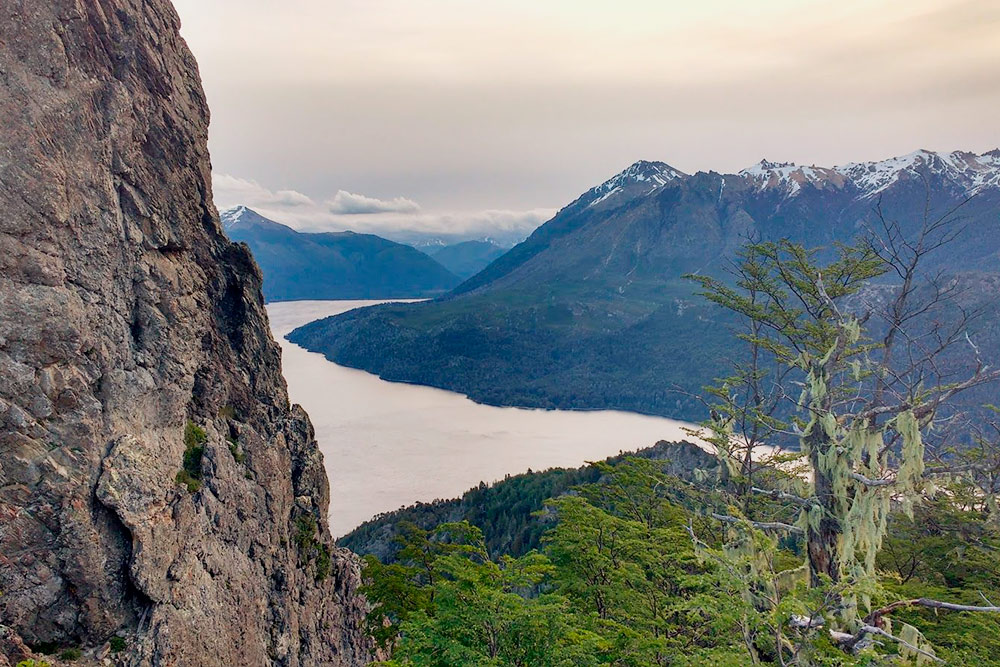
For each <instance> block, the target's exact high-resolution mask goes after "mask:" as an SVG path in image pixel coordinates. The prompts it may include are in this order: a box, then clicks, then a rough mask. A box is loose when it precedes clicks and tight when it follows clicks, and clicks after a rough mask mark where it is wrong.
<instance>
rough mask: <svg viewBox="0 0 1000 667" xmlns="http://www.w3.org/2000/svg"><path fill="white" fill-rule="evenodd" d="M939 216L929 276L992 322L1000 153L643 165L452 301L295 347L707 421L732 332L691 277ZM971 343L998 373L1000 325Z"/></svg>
mask: <svg viewBox="0 0 1000 667" xmlns="http://www.w3.org/2000/svg"><path fill="white" fill-rule="evenodd" d="M938 217H947V218H948V219H949V220H950V228H952V229H954V230H955V231H956V238H955V239H954V240H953V241H952V242H951V243H949V244H948V245H947V246H946V247H945V248H942V249H941V250H939V251H938V252H936V253H934V254H933V255H932V256H930V257H929V258H928V259H927V261H926V262H925V263H924V266H925V268H926V269H927V270H928V271H929V272H936V271H943V272H946V273H949V274H955V277H956V279H958V280H960V281H961V282H962V283H963V284H964V285H966V286H968V289H964V290H962V291H961V296H960V301H961V305H962V306H963V307H965V308H967V309H969V310H970V311H975V310H976V309H979V308H980V307H981V308H983V309H985V310H987V311H991V309H993V310H995V308H996V303H995V302H996V300H995V298H993V296H992V291H991V290H992V288H991V287H989V286H990V285H994V284H995V280H996V275H997V274H998V273H1000V259H998V258H1000V151H992V152H989V153H984V154H982V155H976V154H973V153H962V152H955V153H950V154H938V153H931V152H927V151H918V152H916V153H913V154H911V155H907V156H904V157H900V158H893V159H889V160H884V161H881V162H872V163H860V164H849V165H845V166H842V167H836V168H820V167H801V166H796V165H790V164H777V163H772V162H767V161H762V162H761V163H759V164H757V165H755V166H754V167H751V168H749V169H746V170H744V171H742V172H739V173H737V174H718V173H715V172H708V173H704V172H699V173H697V174H693V175H687V174H683V173H681V172H679V171H678V170H676V169H674V168H672V167H670V166H669V165H666V164H664V163H658V162H637V163H636V164H634V165H632V166H631V167H629V168H628V169H626V170H625V171H623V172H622V173H620V174H618V175H617V176H615V177H614V178H612V179H610V180H608V181H606V182H605V183H603V184H601V185H599V186H597V187H595V188H592V189H591V190H588V191H587V192H586V193H584V194H583V195H582V196H581V197H579V198H578V199H577V200H576V201H574V202H573V203H571V204H570V205H568V206H566V207H565V208H564V209H562V210H561V211H560V212H559V213H558V214H557V215H556V216H555V217H554V218H553V219H552V220H550V221H549V222H548V223H546V224H545V225H543V226H542V227H540V228H539V229H538V230H536V231H535V233H533V234H532V235H531V237H529V238H528V239H527V240H526V241H525V242H523V243H521V244H520V245H518V246H516V247H515V248H513V249H512V250H511V251H509V252H508V253H506V254H505V255H504V256H502V257H501V258H499V259H498V260H497V261H495V262H494V263H492V264H491V265H490V266H489V267H487V268H486V269H485V270H483V271H482V272H480V273H479V274H477V275H475V276H473V277H472V278H470V279H469V280H467V281H466V282H464V283H463V284H462V285H460V286H459V287H458V288H456V289H455V290H454V291H453V292H452V293H451V294H450V295H448V296H446V297H443V298H441V299H438V300H436V301H434V302H429V303H422V304H412V305H387V306H381V307H376V308H369V309H365V310H361V311H356V312H350V313H345V314H343V315H340V316H338V317H335V318H329V319H327V320H323V321H320V322H315V323H311V324H309V325H306V326H304V327H302V328H300V329H298V330H297V331H295V332H293V333H292V335H291V336H290V339H291V340H293V341H294V342H296V343H299V344H301V345H303V346H305V347H307V348H308V349H310V350H314V351H319V352H322V353H324V354H325V355H327V356H328V357H329V358H330V359H332V360H334V361H336V362H337V363H340V364H343V365H347V366H352V367H357V368H362V369H365V370H368V371H371V372H374V373H377V374H379V375H381V376H382V377H384V378H387V379H390V380H399V381H406V382H416V383H421V384H428V385H432V386H437V387H442V388H446V389H452V390H455V391H460V392H463V393H466V394H468V395H469V396H470V397H472V398H473V399H475V400H477V401H482V402H486V403H492V404H500V405H524V406H540V407H560V408H622V409H627V410H634V411H638V412H645V413H652V414H659V415H666V416H671V417H678V418H688V419H692V418H700V417H702V416H703V413H702V409H701V406H700V404H699V403H698V401H697V400H696V399H694V398H693V397H692V396H691V395H692V394H698V393H700V390H701V387H702V386H704V385H705V384H707V383H709V382H710V381H711V380H712V378H713V377H716V376H717V375H719V374H720V373H721V372H722V371H723V369H724V367H725V360H726V359H727V357H728V356H729V355H730V350H731V349H732V332H731V327H732V325H733V322H732V320H731V319H728V318H727V317H726V316H724V315H722V314H721V313H720V312H719V311H718V310H717V309H716V308H714V307H711V306H709V305H708V304H707V303H705V302H704V301H703V300H702V299H701V298H700V297H697V296H696V295H695V290H694V288H693V286H692V284H691V283H690V282H689V281H686V280H684V279H683V278H682V276H683V275H684V274H686V273H701V274H712V275H720V274H724V272H725V270H726V268H727V265H728V260H730V259H731V258H732V257H733V256H734V254H735V253H736V251H737V250H738V249H739V248H740V247H741V246H742V245H743V244H744V243H745V242H746V241H747V240H748V239H755V240H777V239H781V238H790V239H792V240H794V241H797V242H800V243H803V244H805V245H807V246H810V247H826V248H830V247H832V245H833V244H835V243H838V242H850V241H852V240H854V239H856V238H858V237H859V236H862V235H865V234H869V233H872V232H881V231H882V230H883V229H884V224H889V225H893V224H898V231H899V233H900V234H901V235H902V236H903V237H906V238H909V237H911V236H912V235H913V234H915V233H916V232H917V231H918V230H919V229H920V228H921V225H922V224H923V223H924V222H925V220H928V219H930V220H933V219H937V218H938ZM958 272H961V274H959V273H958ZM969 335H970V338H971V339H973V340H975V341H979V343H978V344H979V345H980V348H981V349H983V350H984V351H987V352H990V353H997V354H995V355H994V356H1000V334H998V332H997V324H996V320H995V319H993V318H991V317H981V318H979V319H978V320H977V321H974V322H973V323H971V324H970V327H969Z"/></svg>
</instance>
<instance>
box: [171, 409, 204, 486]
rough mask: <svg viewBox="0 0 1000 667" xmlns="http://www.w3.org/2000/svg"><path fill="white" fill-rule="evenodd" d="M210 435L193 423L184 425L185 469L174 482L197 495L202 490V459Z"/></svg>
mask: <svg viewBox="0 0 1000 667" xmlns="http://www.w3.org/2000/svg"><path fill="white" fill-rule="evenodd" d="M206 442H208V435H207V434H206V433H205V430H204V429H203V428H201V427H200V426H198V425H197V424H195V423H194V422H192V421H188V422H187V424H185V425H184V463H183V465H184V467H183V468H182V469H181V470H180V471H179V472H178V473H177V475H176V476H175V477H174V482H176V483H177V484H180V485H181V486H185V487H187V490H188V492H190V493H195V492H197V491H198V490H199V489H200V488H201V476H202V473H201V459H202V457H203V456H204V454H205V443H206Z"/></svg>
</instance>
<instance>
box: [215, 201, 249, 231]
mask: <svg viewBox="0 0 1000 667" xmlns="http://www.w3.org/2000/svg"><path fill="white" fill-rule="evenodd" d="M248 212H249V213H252V212H253V211H251V210H250V209H248V208H247V207H246V206H235V207H233V208H230V209H226V210H225V211H222V212H221V213H219V220H220V221H221V222H222V228H223V229H229V228H231V227H232V226H233V225H235V224H237V223H238V222H239V221H240V220H241V219H242V218H243V216H245V215H247V213H248Z"/></svg>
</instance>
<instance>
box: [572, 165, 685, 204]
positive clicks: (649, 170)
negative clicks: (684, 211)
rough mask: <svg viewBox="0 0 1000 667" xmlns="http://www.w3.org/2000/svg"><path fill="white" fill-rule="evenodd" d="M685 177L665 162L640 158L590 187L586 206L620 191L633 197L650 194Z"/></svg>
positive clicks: (598, 202)
mask: <svg viewBox="0 0 1000 667" xmlns="http://www.w3.org/2000/svg"><path fill="white" fill-rule="evenodd" d="M686 177H687V174H685V173H684V172H682V171H679V170H677V169H674V168H673V167H671V166H670V165H669V164H667V163H665V162H649V161H646V160H640V161H638V162H636V163H635V164H633V165H631V166H630V167H628V168H627V169H625V170H624V171H623V172H621V173H619V174H616V175H615V176H613V177H612V178H609V179H608V180H606V181H604V182H603V183H601V184H600V185H598V186H597V187H596V188H591V189H590V190H589V191H588V192H587V194H585V195H584V197H585V198H589V199H590V203H589V204H588V206H597V205H598V204H600V203H601V202H603V201H605V200H607V199H610V198H611V197H613V196H615V195H618V194H620V193H625V194H628V195H631V196H633V197H634V196H641V195H650V194H652V193H654V192H656V191H657V190H659V189H660V188H662V187H663V186H664V185H666V184H667V183H670V182H671V181H675V180H677V179H682V178H686Z"/></svg>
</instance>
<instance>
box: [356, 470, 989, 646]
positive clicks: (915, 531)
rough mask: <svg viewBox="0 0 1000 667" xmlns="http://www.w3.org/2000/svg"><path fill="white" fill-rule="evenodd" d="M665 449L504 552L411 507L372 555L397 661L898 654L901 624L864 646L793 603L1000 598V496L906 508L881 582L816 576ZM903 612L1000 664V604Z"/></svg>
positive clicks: (798, 552) (828, 610)
mask: <svg viewBox="0 0 1000 667" xmlns="http://www.w3.org/2000/svg"><path fill="white" fill-rule="evenodd" d="M657 463H658V462H656V461H648V460H642V459H629V458H624V459H620V460H617V461H615V462H611V463H607V464H600V465H598V466H596V469H598V470H599V471H600V475H599V477H598V478H597V479H596V480H593V481H588V482H586V483H584V484H582V485H580V486H578V487H576V488H575V490H574V492H573V493H572V494H569V495H566V494H563V495H561V496H560V497H558V498H555V499H552V500H551V501H550V502H549V503H547V504H546V507H545V509H544V510H542V511H543V512H544V513H545V514H546V515H547V517H548V519H549V523H548V524H547V525H548V531H547V532H546V534H545V536H544V539H543V543H542V547H541V550H540V551H532V552H528V553H527V554H523V555H521V556H520V557H513V556H510V555H506V554H493V555H491V554H490V553H489V551H488V550H487V549H486V542H485V539H484V537H483V533H482V532H481V531H479V530H478V529H476V528H475V527H474V526H471V525H469V524H467V523H462V522H459V523H451V524H443V525H441V526H439V527H437V528H435V529H431V530H425V529H422V528H419V527H417V526H415V525H413V524H400V525H397V526H396V529H397V533H398V541H399V548H398V553H397V557H396V559H395V561H394V562H392V563H388V564H383V563H381V562H379V561H378V560H377V559H376V558H374V557H373V556H367V557H366V558H365V567H364V578H365V586H364V592H365V593H366V595H367V597H368V599H369V600H370V601H372V602H373V604H374V608H373V610H372V612H371V614H370V616H369V629H370V631H371V632H372V634H373V635H374V636H375V637H376V638H377V639H378V641H379V642H380V644H381V645H382V646H383V647H385V648H387V649H394V652H393V657H392V661H391V662H390V663H389V664H391V665H464V664H484V665H490V664H492V665H535V664H538V665H561V664H565V665H596V664H616V665H637V666H638V665H651V664H670V665H704V664H717V665H734V666H738V665H746V664H751V663H752V662H753V661H757V662H759V663H761V664H778V650H779V649H778V646H779V645H780V646H781V647H782V648H781V650H782V652H783V658H784V660H785V664H795V665H843V666H846V665H880V664H893V663H892V662H891V661H892V660H893V659H895V658H898V657H899V656H900V653H899V651H898V647H897V646H896V645H894V644H892V643H891V642H884V643H883V645H882V646H869V647H867V648H865V649H863V650H861V651H859V652H858V653H857V654H854V655H851V654H847V653H845V652H844V651H843V650H842V649H841V648H839V647H838V646H836V645H834V644H833V643H832V642H831V641H830V638H829V634H828V632H827V631H826V628H825V627H795V626H794V624H793V623H792V620H793V619H796V618H797V619H810V618H812V619H816V620H819V619H822V620H824V621H827V619H828V618H829V617H831V615H835V614H836V612H837V609H838V608H839V605H840V600H841V599H843V598H844V597H845V596H861V595H868V596H870V597H872V599H873V603H874V604H875V605H876V606H877V605H882V604H886V603H889V602H892V601H894V600H897V599H901V598H909V597H917V596H921V595H928V596H931V597H934V598H936V599H941V600H946V601H952V602H960V603H966V604H975V603H976V602H977V600H979V601H980V603H981V600H982V597H980V595H979V594H980V593H982V594H983V595H985V596H986V597H987V598H990V599H994V600H996V599H1000V590H998V587H1000V564H998V559H997V558H996V554H997V553H1000V536H998V535H997V534H996V532H995V531H994V529H993V528H992V524H991V523H990V522H989V520H988V513H986V512H979V513H978V514H977V513H970V512H968V511H966V510H965V509H963V508H962V507H961V506H960V504H959V503H958V502H957V501H955V499H954V498H953V497H952V496H950V495H946V494H941V495H939V496H938V497H936V498H928V499H927V500H925V501H923V502H920V503H917V504H916V505H915V506H914V518H913V519H909V518H907V517H906V515H905V514H904V513H901V512H895V513H893V514H892V515H891V519H890V521H889V523H888V535H887V537H886V548H885V549H884V550H883V551H882V552H881V553H880V556H879V560H878V563H877V572H879V573H880V578H879V582H878V585H877V586H873V585H871V584H866V585H864V586H862V585H859V584H854V583H849V582H841V583H839V584H834V583H833V582H830V581H829V580H826V581H824V582H823V585H822V586H819V587H810V586H808V585H807V582H808V576H807V575H808V572H807V570H806V568H805V566H804V562H803V560H804V556H803V552H802V544H801V539H799V538H789V537H782V538H781V539H777V538H775V537H772V536H770V535H768V534H765V533H764V532H761V531H759V530H756V529H754V528H753V527H752V526H751V525H749V524H747V525H745V526H726V525H721V524H719V523H718V522H716V521H714V520H712V519H711V518H708V517H705V516H703V515H702V514H701V512H700V511H699V509H698V508H699V507H703V506H705V505H706V504H707V505H715V506H718V505H719V504H720V503H724V502H725V499H726V497H727V496H726V494H725V493H723V494H722V495H719V493H720V492H719V491H718V490H717V489H716V490H713V489H710V488H699V487H694V486H692V485H691V484H690V483H688V482H684V481H682V480H679V479H676V478H671V477H670V476H669V475H667V474H665V473H664V471H663V469H662V467H660V466H658V465H657ZM508 483H510V484H511V485H512V488H514V487H517V488H532V487H531V485H525V484H524V482H523V481H520V480H519V481H518V482H517V483H516V484H515V483H514V481H513V480H510V481H509V482H508ZM502 484H503V483H501V485H502ZM505 495H506V493H505ZM765 500H766V498H765ZM775 504H776V503H775ZM733 509H735V508H733ZM759 511H760V512H761V514H762V515H769V514H770V513H771V512H772V511H773V508H771V507H770V506H769V505H767V504H766V503H765V504H762V505H761V506H760V507H759ZM689 529H690V531H691V532H693V533H694V534H695V535H696V536H697V537H698V538H699V539H698V548H697V549H696V548H695V546H694V543H693V542H692V539H691V533H690V532H689ZM741 540H749V542H746V543H742V544H741V542H740V541H741ZM904 547H905V548H906V549H908V550H910V551H900V549H903V548H904ZM911 551H912V552H916V555H915V556H914V557H915V558H916V559H917V561H918V566H917V567H916V569H915V571H914V573H913V574H911V576H910V577H909V579H908V580H907V581H906V582H903V581H902V577H901V576H899V574H898V568H904V570H905V567H904V565H905V563H908V562H909V558H910V555H911V553H910V552H911ZM897 564H898V568H897ZM893 622H894V623H895V624H896V625H895V628H896V631H897V632H899V631H900V629H901V628H902V627H903V624H904V623H905V624H907V625H910V626H912V627H913V628H919V629H920V632H921V633H922V635H923V638H924V640H925V642H929V643H930V644H931V645H933V646H934V647H935V651H936V652H937V654H938V655H939V656H941V657H942V658H944V659H946V660H947V661H948V663H949V664H956V665H985V664H992V663H991V662H990V660H991V659H992V656H993V655H997V654H998V653H996V651H998V650H1000V626H998V619H997V617H996V616H995V615H993V616H989V615H985V614H980V615H974V614H958V613H950V612H941V613H938V614H935V613H933V612H931V611H929V610H923V609H907V610H902V611H898V612H895V613H894V614H893ZM806 625H811V624H806Z"/></svg>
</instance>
